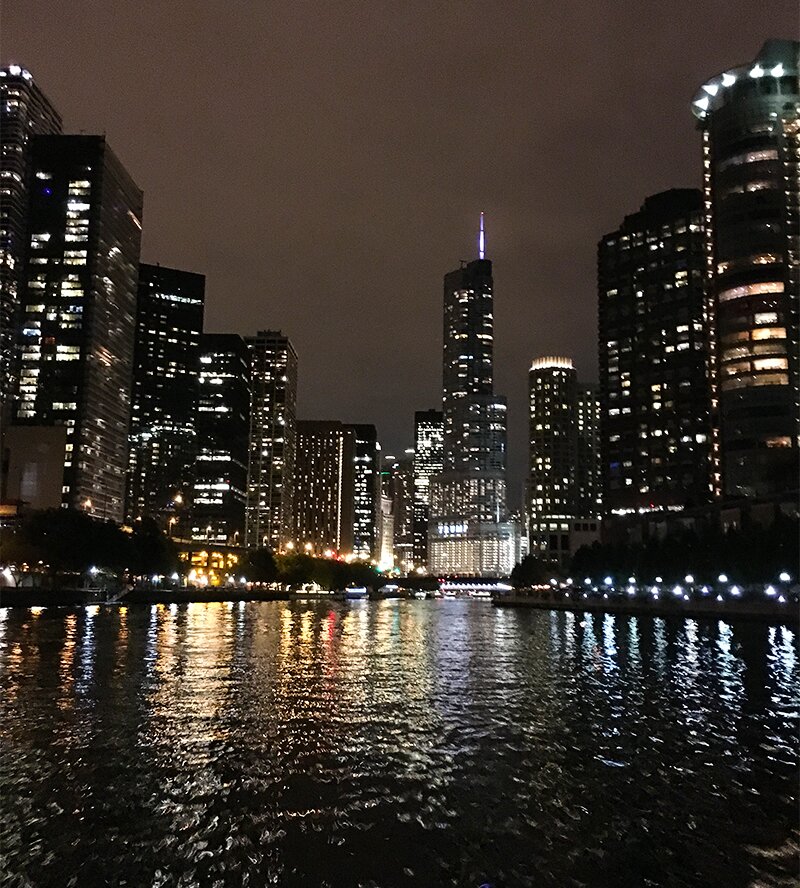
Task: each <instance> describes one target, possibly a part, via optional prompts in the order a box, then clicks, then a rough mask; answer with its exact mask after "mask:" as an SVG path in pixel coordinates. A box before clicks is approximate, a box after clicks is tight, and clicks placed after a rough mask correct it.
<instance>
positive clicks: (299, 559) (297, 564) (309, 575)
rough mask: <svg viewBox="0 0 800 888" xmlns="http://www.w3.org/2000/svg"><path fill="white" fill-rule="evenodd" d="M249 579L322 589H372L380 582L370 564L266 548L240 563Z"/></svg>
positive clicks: (378, 576) (257, 550)
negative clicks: (367, 587) (274, 552)
mask: <svg viewBox="0 0 800 888" xmlns="http://www.w3.org/2000/svg"><path fill="white" fill-rule="evenodd" d="M240 568H241V572H242V573H243V574H244V576H246V577H247V579H248V580H252V581H254V582H260V583H275V582H278V583H290V584H292V585H298V584H301V583H318V584H319V585H320V586H322V588H323V589H343V588H344V587H345V586H347V585H348V584H350V583H356V584H358V585H363V586H369V587H372V588H375V587H376V586H377V585H380V584H381V583H382V582H383V579H382V577H381V576H380V574H379V573H378V572H377V571H376V570H375V568H374V567H373V566H372V565H371V564H367V563H365V562H363V561H354V562H352V563H350V564H347V563H346V562H344V561H336V560H335V559H332V558H313V557H312V556H311V555H306V554H305V553H296V554H295V553H293V554H291V555H274V554H273V553H272V552H271V551H270V550H269V549H256V550H255V551H253V552H251V553H250V554H249V555H248V556H247V557H246V558H245V559H244V560H243V561H242V563H241V565H240Z"/></svg>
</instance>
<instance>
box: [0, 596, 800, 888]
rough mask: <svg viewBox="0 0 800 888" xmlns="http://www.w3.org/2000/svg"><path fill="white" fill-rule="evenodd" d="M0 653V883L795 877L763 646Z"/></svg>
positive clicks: (793, 819) (225, 643)
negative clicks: (0, 676)
mask: <svg viewBox="0 0 800 888" xmlns="http://www.w3.org/2000/svg"><path fill="white" fill-rule="evenodd" d="M0 635H1V637H0V674H1V675H2V688H3V694H2V700H1V701H0V806H1V808H2V811H1V812H0V814H1V815H2V816H0V874H1V875H0V884H2V885H3V886H6V885H10V886H16V885H20V886H22V885H32V886H37V888H38V886H50V885H52V886H59V888H61V886H72V885H74V886H81V888H83V886H95V885H98V886H99V885H113V886H122V885H127V886H135V888H140V886H181V888H188V886H203V888H205V886H211V888H222V886H261V885H279V886H426V888H427V886H451V885H452V886H468V888H469V886H474V888H478V886H480V885H482V884H484V883H487V884H489V885H492V886H496V888H503V886H537V888H539V886H559V888H560V886H569V885H576V886H578V885H587V886H614V888H618V886H631V888H634V886H635V888H640V886H682V885H697V886H701V885H702V886H717V885H719V886H725V888H736V886H778V885H780V886H784V885H786V886H788V885H796V884H797V880H796V876H797V856H796V855H797V841H798V831H797V820H798V809H797V784H798V743H797V739H798V737H797V735H798V711H797V702H798V690H800V673H799V671H798V649H797V639H796V637H795V633H794V632H793V631H790V630H789V629H788V628H786V627H781V626H768V625H763V624H743V625H739V624H737V625H733V626H731V625H727V624H725V623H722V622H707V623H706V622H695V621H692V620H678V621H668V620H663V619H654V618H642V617H624V616H622V617H621V616H605V617H604V616H598V615H595V616H590V615H586V616H580V615H573V614H570V613H548V612H541V611H514V610H506V609H496V608H493V607H492V606H491V605H490V604H486V603H481V602H470V601H460V600H455V601H425V602H423V601H419V602H417V601H412V602H392V601H384V602H351V603H348V602H333V603H312V604H306V603H303V602H292V603H285V602H265V603H253V602H250V603H246V604H245V603H212V604H190V605H171V606H168V605H167V606H165V605H160V606H152V607H151V606H149V605H137V606H131V607H128V608H124V607H99V608H98V607H89V608H48V609H46V610H43V611H40V612H37V611H35V610H28V609H17V608H6V609H2V610H0Z"/></svg>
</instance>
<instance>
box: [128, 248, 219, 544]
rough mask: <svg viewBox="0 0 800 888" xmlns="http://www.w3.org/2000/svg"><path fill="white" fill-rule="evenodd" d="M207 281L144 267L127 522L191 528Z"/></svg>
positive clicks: (179, 533)
mask: <svg viewBox="0 0 800 888" xmlns="http://www.w3.org/2000/svg"><path fill="white" fill-rule="evenodd" d="M205 283H206V282H205V277H204V276H203V275H201V274H194V273H193V272H190V271H179V270H177V269H174V268H165V267H163V266H161V265H145V264H144V263H142V264H141V265H140V266H139V298H138V304H137V311H136V345H135V348H134V369H133V393H132V407H131V430H130V461H129V469H128V498H127V506H126V513H127V520H128V522H129V523H130V522H131V521H135V520H136V519H137V518H140V517H144V516H150V517H152V518H154V519H156V521H158V522H159V524H160V525H161V527H162V528H163V529H165V530H169V531H170V532H172V533H174V534H175V535H176V536H185V535H186V531H187V530H188V525H187V524H186V520H185V517H184V516H186V515H188V507H189V506H190V505H191V495H192V476H193V470H194V462H195V452H196V447H197V431H196V423H197V395H198V372H199V369H200V334H201V333H202V330H203V305H204V299H205Z"/></svg>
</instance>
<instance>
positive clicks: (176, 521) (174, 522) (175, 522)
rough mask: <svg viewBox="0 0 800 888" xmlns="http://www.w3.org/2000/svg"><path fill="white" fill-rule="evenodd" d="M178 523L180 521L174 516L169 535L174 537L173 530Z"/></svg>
mask: <svg viewBox="0 0 800 888" xmlns="http://www.w3.org/2000/svg"><path fill="white" fill-rule="evenodd" d="M177 523H178V519H177V518H176V517H175V516H174V515H173V516H172V518H170V519H169V535H170V537H171V536H172V529H173V527H175V525H176V524H177Z"/></svg>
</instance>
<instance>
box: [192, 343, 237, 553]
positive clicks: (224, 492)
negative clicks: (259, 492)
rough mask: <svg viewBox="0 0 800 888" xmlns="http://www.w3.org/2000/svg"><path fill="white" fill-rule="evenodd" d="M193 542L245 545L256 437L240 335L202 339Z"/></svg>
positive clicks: (194, 479)
mask: <svg viewBox="0 0 800 888" xmlns="http://www.w3.org/2000/svg"><path fill="white" fill-rule="evenodd" d="M199 365H200V372H199V375H198V404H197V420H196V429H197V454H196V457H195V464H194V472H193V479H192V496H191V531H190V533H191V538H192V539H193V540H198V541H200V540H203V541H207V542H209V543H216V544H221V545H225V544H227V545H240V544H242V543H243V542H244V525H245V502H246V497H247V464H248V457H249V447H248V439H249V435H250V351H249V349H248V347H247V343H246V342H245V341H244V339H243V338H242V337H241V336H237V335H236V334H234V333H204V334H203V335H202V336H201V337H200V358H199Z"/></svg>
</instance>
